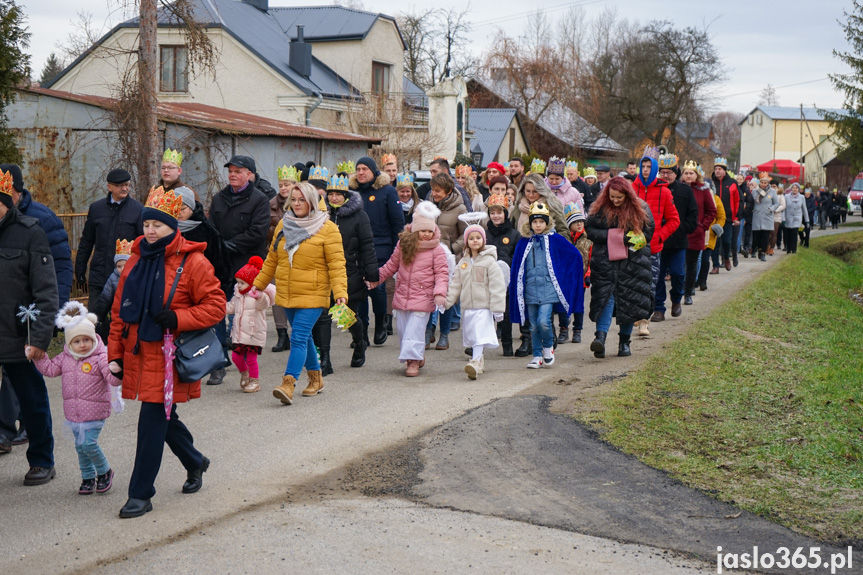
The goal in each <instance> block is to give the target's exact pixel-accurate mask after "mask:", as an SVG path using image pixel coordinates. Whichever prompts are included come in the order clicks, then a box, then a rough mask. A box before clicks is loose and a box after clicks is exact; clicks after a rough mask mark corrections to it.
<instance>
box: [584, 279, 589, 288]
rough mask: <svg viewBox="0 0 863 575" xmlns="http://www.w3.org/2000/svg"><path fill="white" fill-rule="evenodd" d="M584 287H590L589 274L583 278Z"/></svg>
mask: <svg viewBox="0 0 863 575" xmlns="http://www.w3.org/2000/svg"><path fill="white" fill-rule="evenodd" d="M584 287H586V288H589V287H590V276H587V277H586V278H584Z"/></svg>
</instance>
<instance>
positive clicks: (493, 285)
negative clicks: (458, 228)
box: [446, 246, 506, 313]
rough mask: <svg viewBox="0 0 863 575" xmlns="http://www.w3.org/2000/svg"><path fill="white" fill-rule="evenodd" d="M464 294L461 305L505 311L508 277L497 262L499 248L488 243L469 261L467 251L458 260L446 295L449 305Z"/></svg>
mask: <svg viewBox="0 0 863 575" xmlns="http://www.w3.org/2000/svg"><path fill="white" fill-rule="evenodd" d="M459 298H461V309H463V310H465V309H490V310H491V311H492V313H503V312H504V311H505V309H506V279H505V278H504V275H503V270H501V268H500V265H499V264H498V263H497V248H495V247H494V246H485V247H484V248H483V249H482V251H481V252H480V253H479V255H478V256H477V257H476V258H474V260H473V262H471V261H470V256H469V255H467V254H465V255H464V257H462V258H461V261H459V262H458V264H456V267H455V271H454V272H453V274H452V278H450V283H449V290H448V291H447V296H446V305H447V307H452V306H454V305H455V302H457V301H459Z"/></svg>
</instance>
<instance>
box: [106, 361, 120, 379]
mask: <svg viewBox="0 0 863 575" xmlns="http://www.w3.org/2000/svg"><path fill="white" fill-rule="evenodd" d="M108 369H110V370H111V373H113V374H114V377H116V378H117V379H123V360H122V359H112V360H111V362H110V363H108Z"/></svg>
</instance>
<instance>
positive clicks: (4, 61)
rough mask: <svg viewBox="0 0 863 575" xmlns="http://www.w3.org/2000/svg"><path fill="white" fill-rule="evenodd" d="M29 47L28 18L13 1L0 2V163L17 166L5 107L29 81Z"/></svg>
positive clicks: (18, 159) (15, 151)
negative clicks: (25, 50)
mask: <svg viewBox="0 0 863 575" xmlns="http://www.w3.org/2000/svg"><path fill="white" fill-rule="evenodd" d="M29 45H30V33H29V32H28V31H27V17H26V16H25V15H24V12H23V10H22V8H21V7H20V6H18V4H17V3H16V2H15V0H0V162H3V163H10V162H11V163H20V162H21V152H20V150H19V149H18V146H17V144H16V143H15V134H13V133H12V132H10V131H9V128H8V126H7V121H8V120H7V118H6V108H7V107H8V106H9V105H10V104H11V103H12V102H13V101H14V99H15V88H16V86H18V85H20V84H23V83H25V82H28V81H29V78H30V56H29V55H28V54H26V53H25V52H24V49H25V48H27V47H28V46H29Z"/></svg>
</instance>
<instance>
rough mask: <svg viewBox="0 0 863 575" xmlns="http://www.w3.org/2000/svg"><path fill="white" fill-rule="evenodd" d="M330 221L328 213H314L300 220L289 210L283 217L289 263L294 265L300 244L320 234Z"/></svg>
mask: <svg viewBox="0 0 863 575" xmlns="http://www.w3.org/2000/svg"><path fill="white" fill-rule="evenodd" d="M328 219H329V214H328V213H327V212H321V211H317V210H315V211H313V212H311V213H310V214H309V215H308V216H307V217H305V218H298V217H297V216H295V215H294V212H292V211H291V210H288V211H286V212H285V215H284V216H283V217H282V236H283V237H284V238H285V251H286V252H288V262H290V264H291V266H293V265H294V252H296V251H297V249H298V248H299V247H300V244H301V243H303V242H304V241H306V240H307V239H309V238H310V237H312V236H313V235H315V234H316V233H318V232H319V231H320V230H321V228H322V227H324V224H325V223H326V222H327V220H328Z"/></svg>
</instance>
